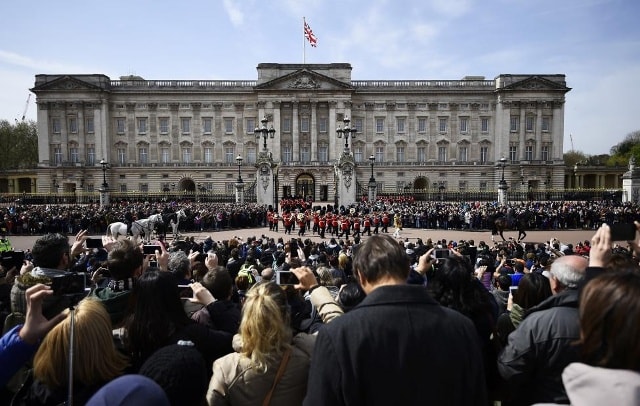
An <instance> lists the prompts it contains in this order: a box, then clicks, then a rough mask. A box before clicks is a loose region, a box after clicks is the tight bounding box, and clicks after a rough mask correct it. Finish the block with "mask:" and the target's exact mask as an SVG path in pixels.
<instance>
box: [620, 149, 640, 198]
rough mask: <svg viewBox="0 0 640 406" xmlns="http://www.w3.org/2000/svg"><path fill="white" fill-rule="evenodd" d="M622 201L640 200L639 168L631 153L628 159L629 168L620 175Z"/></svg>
mask: <svg viewBox="0 0 640 406" xmlns="http://www.w3.org/2000/svg"><path fill="white" fill-rule="evenodd" d="M622 201H623V202H624V203H627V202H632V203H639V202H640V169H639V168H637V167H636V160H635V158H634V157H633V155H632V156H631V158H630V159H629V170H628V171H627V172H625V173H624V175H622Z"/></svg>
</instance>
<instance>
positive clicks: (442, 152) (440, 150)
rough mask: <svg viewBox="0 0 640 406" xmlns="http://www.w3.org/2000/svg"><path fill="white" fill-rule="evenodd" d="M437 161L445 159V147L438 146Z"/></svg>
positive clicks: (444, 160)
mask: <svg viewBox="0 0 640 406" xmlns="http://www.w3.org/2000/svg"><path fill="white" fill-rule="evenodd" d="M438 161H440V162H446V161H447V147H438Z"/></svg>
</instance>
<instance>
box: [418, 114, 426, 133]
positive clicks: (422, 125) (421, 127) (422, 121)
mask: <svg viewBox="0 0 640 406" xmlns="http://www.w3.org/2000/svg"><path fill="white" fill-rule="evenodd" d="M418 132H419V133H426V132H427V119H426V118H424V117H420V118H418Z"/></svg>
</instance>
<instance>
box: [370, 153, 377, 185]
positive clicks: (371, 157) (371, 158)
mask: <svg viewBox="0 0 640 406" xmlns="http://www.w3.org/2000/svg"><path fill="white" fill-rule="evenodd" d="M375 161H376V157H375V156H373V154H371V155H369V162H371V178H370V179H369V182H370V183H375V181H376V178H374V177H373V164H374V162H375Z"/></svg>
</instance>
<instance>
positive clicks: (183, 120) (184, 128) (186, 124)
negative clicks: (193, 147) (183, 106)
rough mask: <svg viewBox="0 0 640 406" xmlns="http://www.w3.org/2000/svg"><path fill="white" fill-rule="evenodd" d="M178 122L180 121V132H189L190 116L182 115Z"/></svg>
mask: <svg viewBox="0 0 640 406" xmlns="http://www.w3.org/2000/svg"><path fill="white" fill-rule="evenodd" d="M180 122H181V123H182V134H189V133H190V132H191V118H189V117H182V118H181V119H180Z"/></svg>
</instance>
